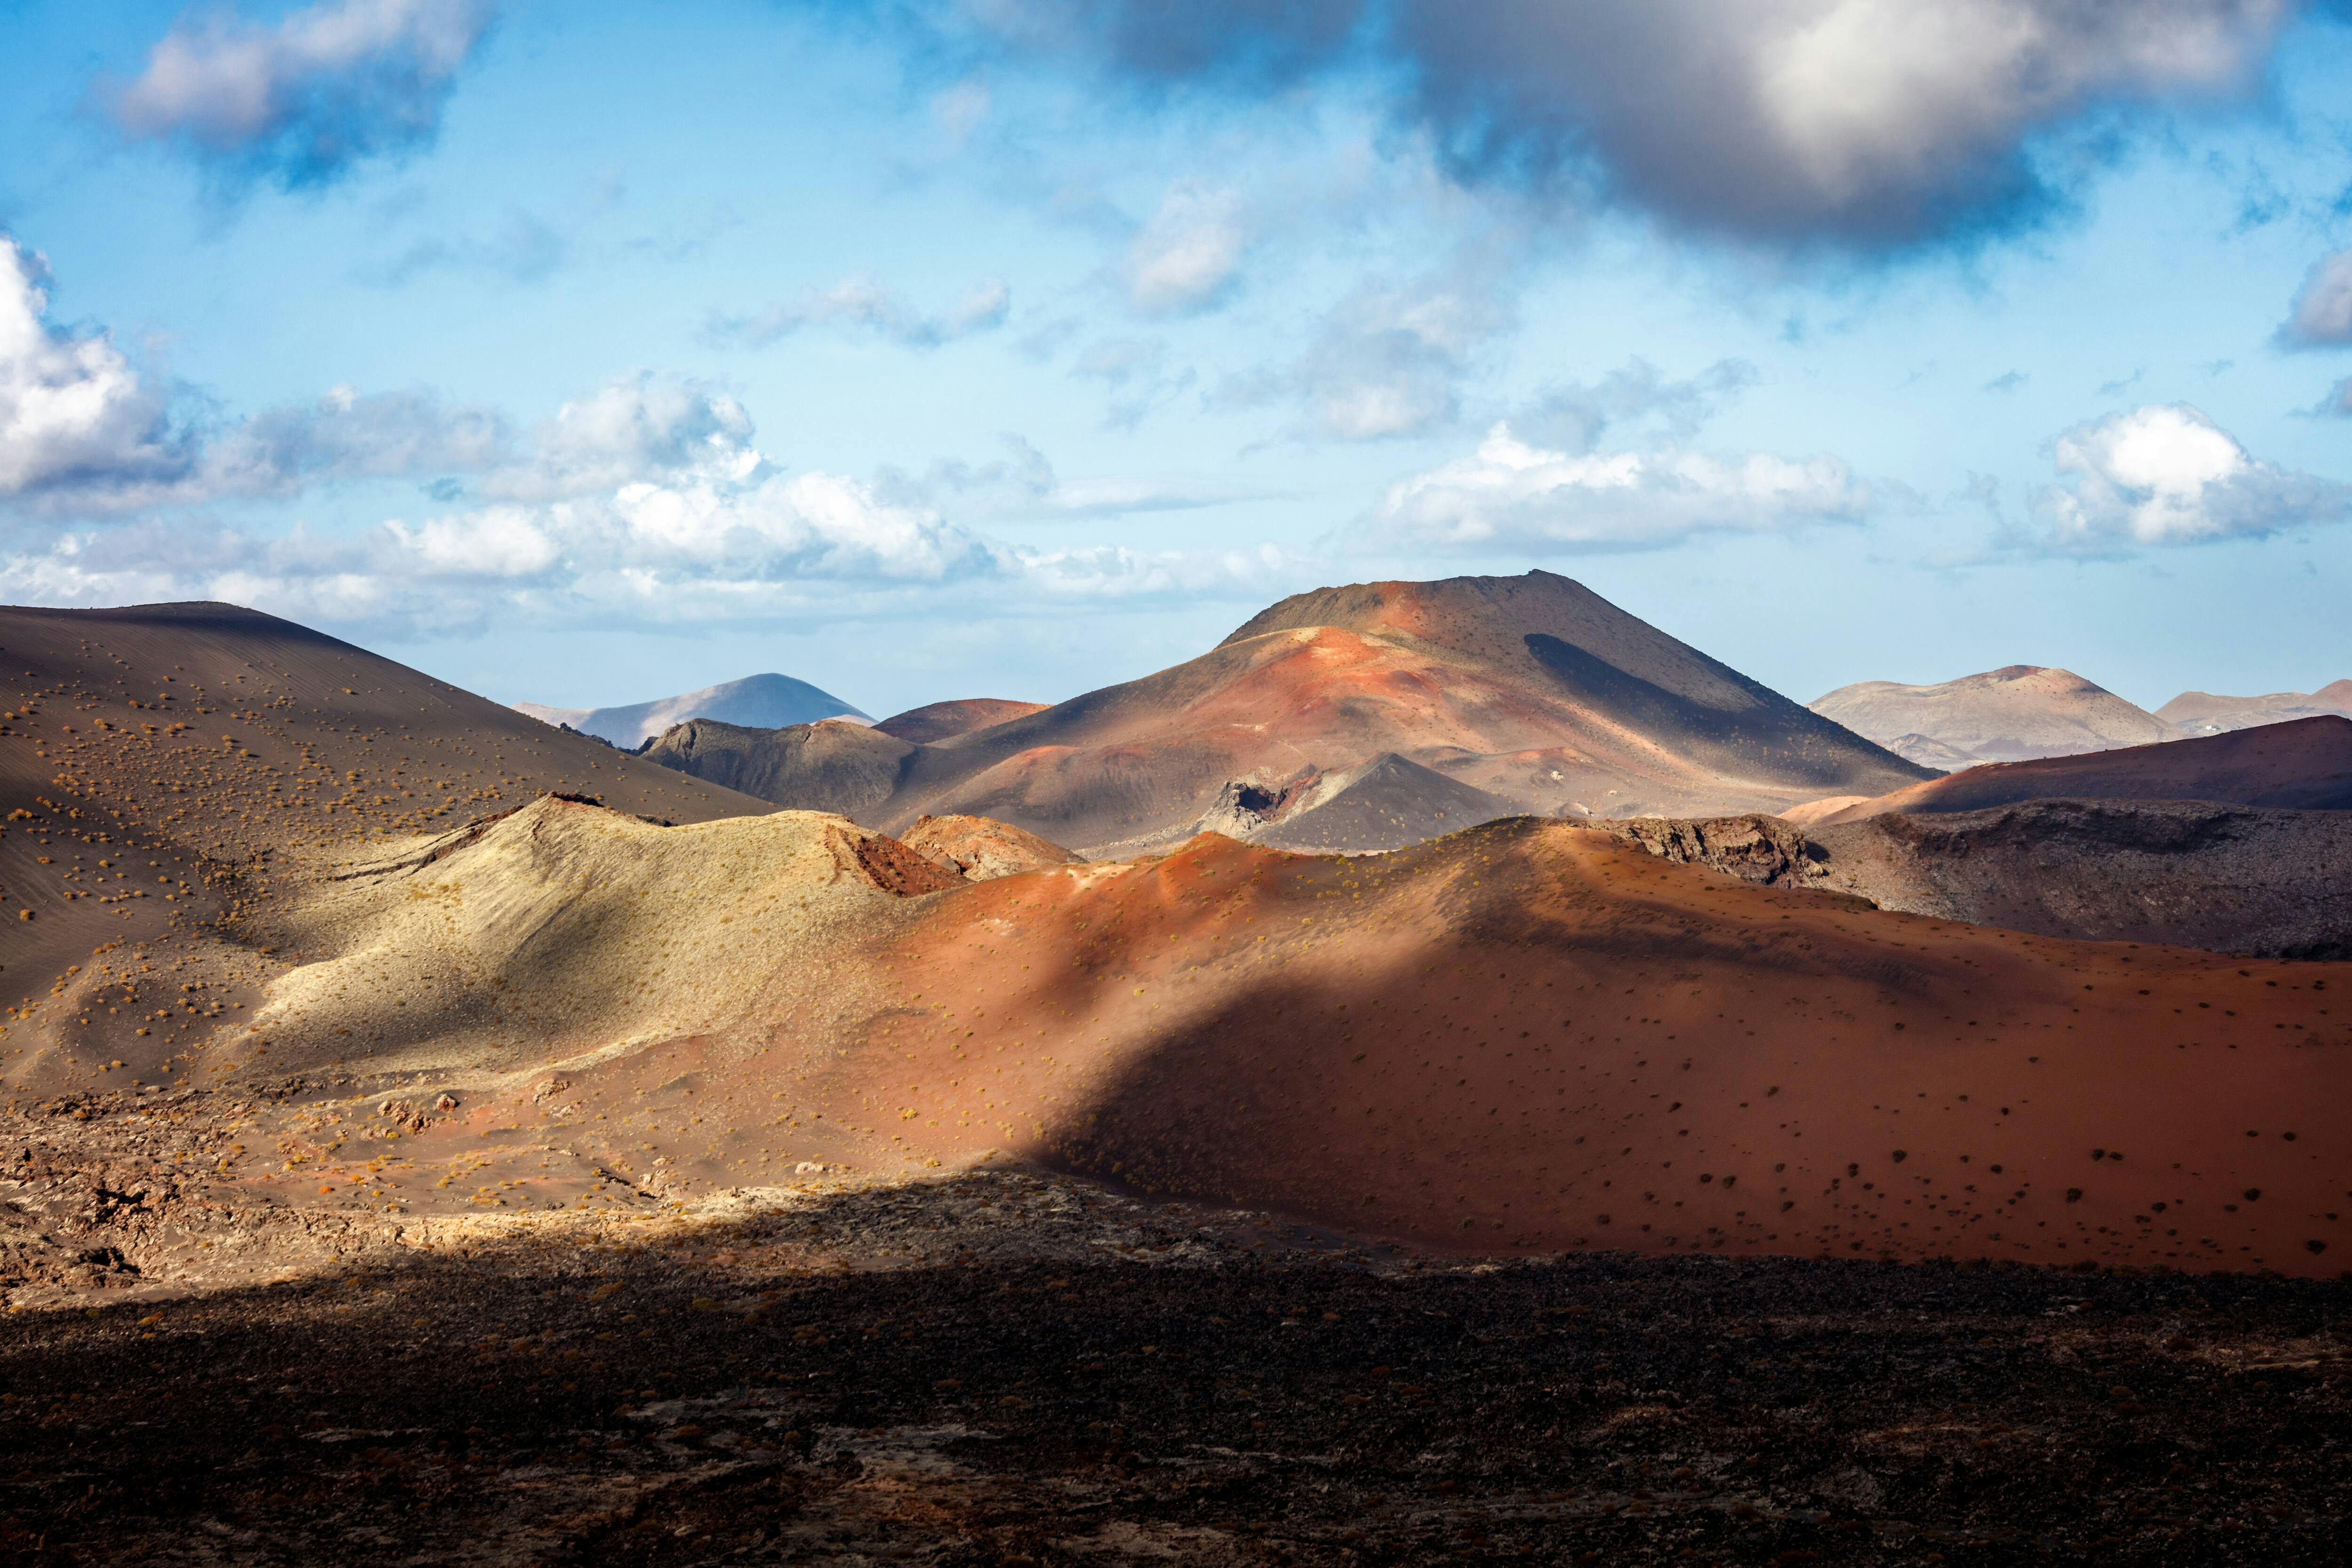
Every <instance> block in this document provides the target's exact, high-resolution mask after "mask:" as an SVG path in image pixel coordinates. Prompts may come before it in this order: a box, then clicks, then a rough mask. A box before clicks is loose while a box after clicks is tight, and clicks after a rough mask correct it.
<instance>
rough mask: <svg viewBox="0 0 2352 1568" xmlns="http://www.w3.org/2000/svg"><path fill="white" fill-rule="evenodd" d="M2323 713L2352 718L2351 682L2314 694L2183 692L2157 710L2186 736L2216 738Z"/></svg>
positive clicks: (2283, 692) (2285, 692)
mask: <svg viewBox="0 0 2352 1568" xmlns="http://www.w3.org/2000/svg"><path fill="white" fill-rule="evenodd" d="M2326 713H2342V714H2345V715H2347V716H2352V680H2338V681H2335V682H2332V683H2331V684H2329V685H2326V686H2323V687H2321V688H2320V689H2318V690H2316V691H2273V692H2272V693H2271V694H2270V695H2269V696H2267V697H2217V696H2215V695H2214V694H2213V693H2211V692H2210V691H2184V692H2182V693H2181V694H2180V695H2179V696H2178V697H2176V698H2174V699H2173V700H2171V701H2169V702H2168V703H2166V704H2165V705H2164V706H2163V707H2161V708H2159V709H2158V710H2156V716H2157V717H2158V718H2159V719H2161V720H2163V721H2165V722H2166V723H2168V724H2170V725H2172V726H2174V727H2175V728H2176V729H2178V730H2179V731H2181V732H2182V733H2183V734H2188V735H2219V734H2223V733H2225V732H2227V731H2231V730H2251V729H2253V728H2254V727H2255V726H2256V725H2260V724H2281V723H2284V722H2286V721H2289V720H2294V719H2312V718H2316V717H2318V716H2319V715H2321V714H2326Z"/></svg>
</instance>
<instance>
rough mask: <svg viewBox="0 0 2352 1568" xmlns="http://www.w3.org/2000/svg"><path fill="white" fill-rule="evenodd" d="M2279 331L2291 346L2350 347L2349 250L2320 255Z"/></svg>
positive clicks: (2351, 263) (2351, 261) (2351, 266)
mask: <svg viewBox="0 0 2352 1568" xmlns="http://www.w3.org/2000/svg"><path fill="white" fill-rule="evenodd" d="M2278 335H2279V341H2280V342H2283V343H2284V344H2286V345H2287V346H2288V347H2290V348H2298V349H2340V348H2352V250H2339V251H2337V252H2336V253H2335V254H2334V255H2333V256H2323V257H2321V258H2319V260H2318V262H2317V264H2316V265H2315V266H2314V267H2313V268H2312V269H2311V272H2310V274H2309V276H2307V277H2305V279H2304V280H2303V287H2302V288H2301V289H2298V290H2296V292H2295V296H2294V305H2292V306H2291V307H2290V308H2289V309H2288V311H2287V318H2286V321H2285V322H2284V324H2283V325H2281V326H2280V328H2279V331H2278Z"/></svg>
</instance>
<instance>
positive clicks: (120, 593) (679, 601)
mask: <svg viewBox="0 0 2352 1568" xmlns="http://www.w3.org/2000/svg"><path fill="white" fill-rule="evenodd" d="M354 401H356V400H354ZM508 439H509V438H508V437H504V436H503V435H501V436H500V437H499V440H501V441H505V440H508ZM514 445H515V446H517V447H520V448H521V450H520V452H519V453H518V452H509V453H508V454H507V456H506V457H505V458H503V460H502V461H501V462H500V464H499V466H498V467H496V468H492V469H491V470H490V471H489V472H488V474H487V475H485V476H484V478H483V479H482V480H481V481H480V485H479V489H480V491H481V496H480V498H479V500H478V502H477V503H475V504H470V505H457V506H451V507H448V508H446V510H437V511H428V512H426V513H425V514H423V515H416V516H403V517H391V518H386V519H384V520H383V521H380V522H377V523H375V524H373V525H372V526H368V527H364V528H362V529H359V530H357V531H350V532H338V533H333V534H328V533H321V532H319V531H312V530H310V529H309V528H306V527H299V526H298V527H296V528H295V529H293V530H291V531H289V532H286V533H283V534H280V535H278V536H275V537H270V536H267V535H264V534H261V533H258V532H256V531H247V530H243V529H238V528H234V527H225V526H222V525H220V524H218V523H216V522H214V521H210V520H206V519H202V518H196V519H189V518H184V517H183V518H177V519H173V520H169V521H166V520H163V519H158V518H152V517H151V518H141V519H137V520H133V521H124V522H120V523H116V524H113V525H110V526H108V527H104V528H89V527H80V528H69V529H66V530H62V531H53V532H51V533H49V534H48V535H47V536H46V537H44V538H39V539H37V540H36V539H32V538H26V539H24V540H22V541H21V542H20V545H19V548H17V549H16V551H15V552H13V553H5V554H0V600H8V601H14V602H18V603H25V602H31V603H42V604H67V605H71V604H101V603H115V604H120V603H125V602H137V601H142V600H143V601H152V600H162V599H180V598H224V599H230V600H234V601H236V602H237V603H241V604H249V605H258V606H262V607H265V608H268V609H270V610H272V611H275V612H277V613H279V614H283V615H288V616H293V617H294V618H296V619H300V620H309V621H315V622H323V623H326V624H331V625H334V626H342V627H347V628H354V629H364V630H368V631H371V632H373V633H377V634H382V635H387V636H400V637H415V636H426V635H462V634H465V633H467V632H471V631H477V630H479V629H481V628H483V627H485V626H488V625H490V624H491V623H492V622H493V621H496V620H501V619H512V618H515V617H523V618H528V619H530V620H532V621H534V622H536V623H538V624H548V625H558V624H564V625H575V626H576V625H610V624H613V623H614V622H615V621H630V622H635V623H637V624H674V625H691V624H696V623H702V622H709V621H712V620H728V621H738V622H741V621H756V622H772V621H779V620H794V619H832V618H838V617H840V616H845V615H861V614H871V615H898V616H912V615H932V614H951V615H956V616H971V615H973V614H976V613H978V614H996V613H1004V612H1005V611H1006V610H1007V609H1008V607H1012V606H1026V607H1028V608H1032V609H1034V607H1036V606H1037V605H1040V604H1044V603H1053V602H1066V601H1071V600H1077V599H1087V598H1093V599H1102V598H1115V599H1122V600H1124V599H1134V598H1138V597H1148V596H1151V595H1168V596H1175V595H1198V594H1202V593H1218V592H1223V593H1230V594H1236V595H1244V596H1246V595H1259V594H1262V593H1264V592H1265V591H1266V590H1268V589H1273V590H1276V591H1281V592H1286V591H1289V590H1290V589H1291V588H1294V587H1297V586H1298V585H1300V584H1299V582H1298V572H1297V564H1296V558H1294V557H1292V556H1290V555H1288V554H1287V553H1286V552H1280V551H1244V552H1219V551H1199V552H1188V551H1171V552H1142V551H1130V550H1122V549H1087V548H1075V549H1059V550H1038V549H1025V548H1020V547H1015V546H1013V545H1009V544H1006V543H1003V542H999V541H996V540H992V539H990V538H988V537H985V536H984V535H982V534H981V533H978V532H976V531H973V530H971V528H969V527H967V526H964V525H963V524H961V523H959V522H956V521H951V520H950V519H949V518H948V517H946V516H945V515H943V514H942V512H941V511H940V510H939V508H938V507H937V506H935V505H933V504H931V501H932V500H933V499H935V494H946V493H951V492H953V491H954V490H955V489H956V487H957V484H958V483H959V482H961V483H962V484H963V485H965V486H967V487H969V488H983V487H986V486H989V485H999V484H1001V485H1003V486H1006V487H1008V488H1013V489H1022V488H1025V489H1028V490H1029V491H1030V492H1031V494H1032V499H1033V500H1034V503H1035V504H1036V505H1037V506H1038V507H1040V508H1042V509H1045V510H1063V511H1066V512H1067V513H1068V514H1070V515H1089V514H1095V515H1098V514H1099V513H1100V512H1101V511H1107V510H1135V509H1137V508H1138V507H1140V506H1146V505H1150V504H1154V502H1155V500H1157V501H1158V502H1160V504H1182V503H1181V501H1177V500H1171V499H1169V498H1168V497H1167V496H1166V495H1164V494H1162V495H1161V496H1159V497H1157V498H1155V497H1153V496H1151V495H1148V494H1144V493H1141V492H1139V491H1138V492H1135V493H1127V494H1120V495H1116V496H1114V495H1110V494H1108V493H1107V492H1106V493H1101V494H1089V493H1088V492H1087V488H1086V487H1083V486H1081V487H1066V486H1064V485H1062V484H1061V483H1060V482H1059V481H1058V480H1056V479H1055V478H1054V477H1053V473H1052V469H1051V467H1050V465H1046V464H1045V461H1044V458H1043V457H1042V455H1039V454H1036V453H1034V450H1033V449H1029V448H1027V447H1026V446H1025V443H1024V444H1018V446H1017V447H1016V449H1015V451H1014V452H1013V460H1012V461H1011V462H1009V463H1008V464H1006V465H1003V469H1002V471H999V472H983V471H978V470H974V471H969V472H965V473H962V474H960V475H950V476H937V477H935V482H934V483H932V484H930V485H929V486H924V485H919V484H914V483H910V482H908V481H907V480H906V479H904V477H903V476H893V475H890V474H888V473H887V472H886V473H885V474H884V475H882V476H880V477H878V478H877V479H874V480H871V481H869V480H864V479H856V478H853V477H849V476H845V475H840V474H832V473H825V472H822V471H812V472H799V473H793V472H789V471H787V470H785V469H784V468H782V467H780V466H779V465H778V464H776V463H775V462H773V461H772V460H771V459H770V458H768V457H767V455H766V454H765V453H763V452H762V451H761V449H760V447H759V446H758V445H757V441H756V432H755V430H754V428H753V426H752V423H751V418H750V416H749V415H748V414H747V413H746V412H745V411H744V409H743V408H742V406H741V405H740V404H739V403H737V402H736V401H735V400H734V399H732V398H731V397H729V396H727V395H725V394H723V393H721V392H719V391H716V390H714V389H712V388H710V387H708V386H705V385H702V384H698V383H694V382H690V381H681V380H675V379H664V378H657V377H651V376H636V377H630V378H626V379H624V380H622V381H618V382H615V383H614V384H611V385H608V386H606V387H604V388H601V389H599V390H598V391H597V392H595V393H593V394H591V395H587V396H584V397H582V398H579V399H577V400H575V401H574V402H572V403H570V404H567V405H564V406H563V407H562V409H560V410H559V411H558V412H557V414H556V415H555V416H554V417H553V418H551V419H550V420H548V421H546V422H545V423H544V424H543V425H541V426H540V427H539V428H538V429H537V430H536V431H534V432H533V433H531V435H530V437H527V438H524V439H522V440H520V441H519V442H515V443H514ZM500 449H501V450H504V449H505V448H503V447H501V448H500ZM338 461H341V459H338ZM927 490H928V491H930V492H934V493H919V492H922V491H927ZM975 593H976V594H978V595H980V597H978V598H977V599H975V598H973V597H972V596H971V595H974V594H975Z"/></svg>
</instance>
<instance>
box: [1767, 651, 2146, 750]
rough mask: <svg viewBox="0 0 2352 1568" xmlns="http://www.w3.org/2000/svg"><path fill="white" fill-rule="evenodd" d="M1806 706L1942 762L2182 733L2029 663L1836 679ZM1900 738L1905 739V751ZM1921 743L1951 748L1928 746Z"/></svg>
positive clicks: (2101, 690) (2103, 746)
mask: <svg viewBox="0 0 2352 1568" xmlns="http://www.w3.org/2000/svg"><path fill="white" fill-rule="evenodd" d="M1811 707H1812V710H1813V711H1814V712H1816V713H1821V714H1824V715H1826V716H1827V717H1829V718H1832V719H1834V720H1836V721H1838V722H1839V723H1841V724H1843V725H1844V726H1845V727H1846V728H1847V729H1849V730H1852V731H1854V732H1855V733H1856V734H1860V735H1867V736H1868V737H1870V739H1872V740H1874V741H1876V742H1879V743H1880V744H1882V745H1891V746H1893V747H1894V748H1895V750H1897V751H1901V752H1903V754H1904V755H1906V756H1907V757H1910V758H1912V759H1913V760H1914V761H1917V762H1923V763H1927V764H1928V765H1929V766H1932V767H1937V768H1947V769H1948V768H1951V767H1955V766H1957V767H1967V766H1969V765H1971V764H1973V763H2003V762H2018V761H2021V760H2023V759H2026V758H2029V757H2064V756H2074V755H2075V754H2077V753H2079V752H2102V751H2106V750H2109V749H2111V748H2113V747H2116V746H2138V745H2147V744H2149V743H2152V742H2158V741H2170V740H2175V739H2178V738H2179V732H2178V731H2175V730H2174V729H2173V728H2172V726H2171V725H2169V724H2168V723H2166V722H2164V721H2162V720H2160V719H2158V717H2156V716H2155V715H2154V714H2151V713H2148V712H2146V711H2144V710H2141V709H2138V708H2136V707H2134V706H2133V705H2132V704H2130V703H2129V702H2126V701H2125V700H2123V699H2122V698H2120V697H2118V696H2116V694H2115V693H2114V692H2112V691H2109V690H2108V689H2106V688H2105V687H2103V686H2097V685H2094V684H2093V683H2092V682H2090V681H2087V680H2085V679H2083V678H2082V677H2081V676H2079V675H2076V674H2075V673H2074V671H2073V670H2071V669H2049V668H2043V667H2042V666H2040V665H2032V664H2012V665H2010V666H2007V667H2006V668H2000V669H1994V670H1988V671H1986V672H1985V673H1984V674H1982V675H1969V676H1963V677H1961V678H1960V679H1958V680H1947V681H1944V682H1942V683H1940V684H1938V685H1935V686H1904V685H1901V684H1899V683H1897V682H1895V681H1892V680H1864V681H1861V682H1858V683H1856V684H1855V685H1853V686H1841V687H1839V688H1838V689H1836V690H1835V691H1832V692H1831V693H1829V694H1828V695H1827V696H1825V697H1822V698H1818V699H1816V700H1814V701H1813V703H1812V704H1811ZM1904 740H1908V741H1909V742H1911V744H1910V746H1909V747H1908V748H1907V749H1906V747H1904V746H1903V745H1902V744H1901V743H1900V742H1902V741H1904ZM1921 742H1928V743H1929V745H1934V744H1940V745H1941V746H1942V747H1944V748H1947V749H1948V752H1954V753H1958V754H1957V755H1956V756H1951V757H1947V755H1945V754H1944V753H1942V752H1930V751H1929V748H1928V746H1923V745H1922V744H1921Z"/></svg>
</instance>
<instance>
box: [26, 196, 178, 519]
mask: <svg viewBox="0 0 2352 1568" xmlns="http://www.w3.org/2000/svg"><path fill="white" fill-rule="evenodd" d="M47 279H48V268H47V263H46V262H45V261H44V260H43V259H42V258H40V257H39V256H37V255H35V254H34V253H32V252H30V251H27V250H26V249H25V248H24V247H22V246H20V245H18V244H17V243H16V240H15V239H13V238H12V237H9V236H7V235H5V234H0V501H9V500H37V499H39V498H40V497H42V496H44V495H48V494H58V493H63V492H67V491H87V490H94V491H98V492H101V493H114V492H121V491H125V490H135V489H143V488H145V487H149V486H153V485H157V484H169V483H172V482H173V481H175V480H176V479H179V478H180V477H182V476H183V475H184V474H185V473H186V472H187V470H188V468H189V467H190V466H191V463H192V461H193V458H192V445H193V444H192V442H191V440H190V438H189V437H188V436H187V434H186V432H185V431H184V430H182V429H177V428H175V427H174V426H173V421H172V418H171V410H170V408H169V406H168V400H167V399H166V398H165V397H164V396H163V395H161V394H159V393H158V392H157V391H156V390H155V389H154V388H153V387H152V385H150V384H148V383H147V382H146V381H145V380H143V379H142V377H141V375H140V374H139V371H138V369H137V367H135V366H133V365H132V364H131V362H130V360H129V359H127V358H126V357H125V356H124V355H123V353H122V352H121V350H120V349H118V348H116V347H115V346H114V343H113V341H112V340H111V339H110V338H109V337H108V336H107V335H106V334H105V333H104V332H93V333H85V334H79V335H77V334H74V333H70V332H67V331H61V330H59V329H58V328H56V327H53V326H52V325H51V324H50V323H49V321H48V308H49V297H48V291H47V289H46V288H45V287H44V285H45V284H46V283H47Z"/></svg>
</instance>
